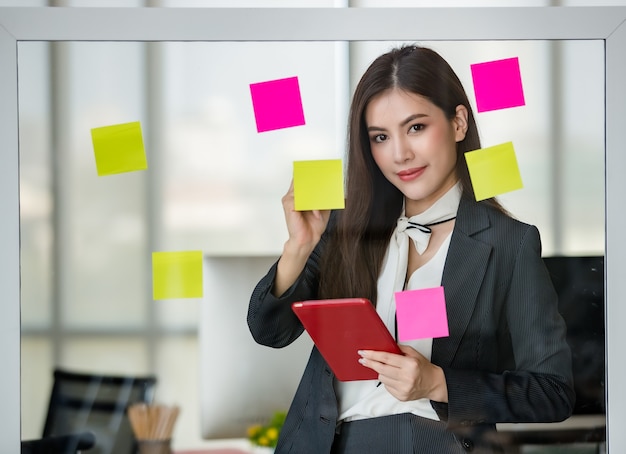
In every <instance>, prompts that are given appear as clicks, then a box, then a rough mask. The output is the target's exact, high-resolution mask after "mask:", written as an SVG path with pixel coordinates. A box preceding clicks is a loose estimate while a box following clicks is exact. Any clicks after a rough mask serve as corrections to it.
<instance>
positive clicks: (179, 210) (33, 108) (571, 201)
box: [19, 41, 604, 437]
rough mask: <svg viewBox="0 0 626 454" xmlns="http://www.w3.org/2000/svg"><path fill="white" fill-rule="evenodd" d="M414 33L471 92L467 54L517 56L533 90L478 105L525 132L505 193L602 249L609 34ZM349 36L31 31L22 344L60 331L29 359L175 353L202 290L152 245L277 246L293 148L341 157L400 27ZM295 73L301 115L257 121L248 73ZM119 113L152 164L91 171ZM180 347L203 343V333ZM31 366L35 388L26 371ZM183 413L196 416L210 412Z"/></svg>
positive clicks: (122, 363)
mask: <svg viewBox="0 0 626 454" xmlns="http://www.w3.org/2000/svg"><path fill="white" fill-rule="evenodd" d="M420 44H422V45H427V46H430V47H433V48H434V49H435V50H437V51H438V52H439V53H441V54H442V55H443V56H444V57H445V58H446V59H447V60H448V61H449V62H450V63H451V65H452V66H453V67H454V69H455V70H456V71H457V73H458V74H459V76H460V77H461V79H462V82H463V85H464V86H465V88H466V90H467V92H468V94H469V95H470V99H471V98H472V95H473V87H472V80H471V73H470V65H471V64H473V63H477V62H481V61H489V60H495V59H500V58H508V57H518V58H519V62H520V69H521V73H522V78H523V83H524V95H525V101H526V104H525V106H523V107H516V108H511V109H505V110H500V111H493V112H484V113H481V114H478V115H477V121H478V124H479V128H480V132H481V139H482V143H483V145H484V146H491V145H497V144H500V143H504V142H508V141H513V143H514V145H515V150H516V154H517V158H518V163H519V166H520V171H521V175H522V180H523V184H524V189H522V190H520V191H515V192H512V193H509V194H506V195H504V196H502V197H501V200H502V202H503V203H504V204H505V206H506V207H507V208H508V209H509V210H510V211H511V212H512V213H513V214H514V215H515V216H516V217H518V218H520V219H521V220H524V221H527V222H529V223H533V224H536V225H537V226H538V227H539V229H540V231H541V234H542V239H543V245H544V255H545V256H552V255H566V256H577V255H595V256H601V255H603V254H604V211H603V207H604V193H603V187H604V168H603V162H604V160H603V155H604V103H603V94H604V74H603V71H602V68H603V45H602V42H600V41H598V42H594V41H571V42H558V43H557V42H545V41H521V42H433V43H424V42H422V43H420ZM344 45H345V43H322V42H319V43H314V42H312V43H233V42H225V43H152V44H141V43H89V42H83V43H58V44H56V45H55V46H56V47H53V46H50V45H48V44H45V43H36V42H22V43H20V45H19V58H20V81H19V83H20V93H19V94H20V134H21V136H20V141H21V144H20V192H21V241H22V250H21V254H22V327H23V342H25V344H24V345H29V344H28V342H31V341H34V339H41V338H42V337H37V338H36V337H35V336H43V338H44V339H48V340H52V339H55V341H54V342H56V343H55V344H54V347H53V348H51V349H41V348H25V349H23V351H22V368H23V370H25V371H27V370H31V369H33V368H34V367H35V365H36V364H40V363H41V361H44V362H45V364H49V365H52V364H59V363H60V364H61V365H70V364H71V365H81V364H82V365H89V366H90V367H94V368H97V367H101V368H108V367H114V368H118V369H124V368H130V369H133V371H135V370H136V369H137V368H139V369H140V370H141V371H147V370H160V371H165V370H168V371H172V370H175V369H176V368H179V366H180V365H175V364H173V362H175V360H176V358H177V355H174V354H172V351H173V350H172V346H171V344H166V343H156V344H155V343H153V342H152V340H153V339H154V336H155V335H158V334H159V333H161V332H163V331H164V332H169V333H170V334H172V335H175V334H176V333H183V334H189V333H194V332H195V330H196V323H197V319H198V314H199V311H198V304H197V303H198V301H162V302H161V301H159V302H155V301H152V300H151V294H152V293H151V282H150V276H151V270H150V269H149V267H150V254H151V252H152V251H153V250H190V249H193V250H196V249H200V250H202V251H203V252H204V253H205V254H206V255H217V256H220V255H235V256H248V255H273V254H276V253H279V252H280V250H281V248H282V244H283V241H284V240H285V238H286V232H285V230H284V223H283V222H282V207H281V204H280V197H281V196H282V195H283V193H284V192H285V191H286V189H287V187H288V185H289V181H290V178H291V170H292V162H293V161H295V160H304V159H333V158H342V157H343V149H342V148H343V144H344V143H345V131H346V127H345V122H346V108H347V107H346V103H347V100H348V93H346V92H347V91H349V89H345V88H344V87H347V86H349V84H350V83H354V78H355V77H358V76H359V75H360V74H362V72H363V71H364V69H365V67H366V66H367V65H368V64H369V63H370V62H371V60H372V59H373V58H374V57H375V56H376V55H379V54H380V53H381V52H383V51H384V50H386V49H388V48H390V47H392V46H393V45H394V43H390V42H359V43H350V46H349V48H350V52H349V55H348V54H346V53H344V50H343V49H344ZM51 49H52V50H51ZM344 57H345V58H344ZM50 61H52V62H53V64H52V65H51V66H49V62H50ZM348 67H349V68H350V73H348V72H347V69H346V68H348ZM49 68H53V69H49ZM49 75H50V80H51V82H48V80H49V78H48V76H49ZM291 76H298V78H299V82H300V88H301V95H302V101H303V106H304V115H305V121H306V124H305V125H303V126H298V127H294V128H288V129H283V130H276V131H268V132H265V133H257V132H256V129H255V125H254V118H253V112H252V104H251V99H250V91H249V86H250V84H252V83H256V82H260V81H266V80H273V79H278V78H282V77H291ZM474 107H475V106H474ZM126 121H140V122H141V124H142V127H143V128H144V141H145V144H146V153H147V159H148V169H147V170H145V171H140V172H131V173H127V174H120V175H115V176H110V177H98V176H97V174H96V169H95V164H94V156H93V148H92V144H91V138H90V134H89V131H90V129H91V128H94V127H98V126H104V125H110V124H118V123H123V122H126ZM224 304H227V303H224ZM217 316H219V315H217ZM244 322H245V320H244V319H243V318H242V319H241V323H244ZM72 333H74V334H76V333H79V334H81V335H84V336H86V337H85V339H91V340H90V341H80V342H77V341H74V340H71V339H70V337H71V335H72ZM115 333H121V334H120V335H121V336H122V337H120V338H119V339H117V338H115V337H113V336H111V335H115ZM103 334H104V335H106V336H100V335H103ZM113 339H115V340H113ZM112 344H115V345H116V347H115V348H113V345H112ZM166 345H169V346H167V348H166V347H164V346H166ZM176 345H177V346H178V347H177V348H180V349H181V357H185V358H193V357H195V351H196V350H195V349H197V344H196V343H195V342H187V341H185V342H180V343H178V344H176ZM126 347H128V348H126ZM94 352H97V354H95V353H94ZM111 352H115V354H114V355H113V356H111V355H110V353H111ZM191 352H193V354H192V353H191ZM101 355H103V356H101ZM39 372H40V373H38V375H39V376H40V377H41V380H42V382H41V386H42V387H46V386H47V383H49V377H47V376H46V373H45V371H39ZM22 380H23V389H24V390H25V392H26V391H27V390H29V389H34V387H35V385H34V384H33V382H32V381H33V380H34V378H33V377H32V376H29V377H26V376H24V375H23V378H22ZM181 380H182V379H181V378H180V377H177V376H175V374H171V375H170V378H169V379H168V381H166V382H165V383H164V385H163V388H162V392H163V393H164V394H165V395H167V396H172V399H174V398H176V396H178V394H177V393H178V392H182V391H180V390H181V387H180V386H179V384H180V382H181ZM183 388H185V389H186V391H185V392H187V394H185V395H184V396H181V399H183V400H185V401H187V402H194V398H193V393H194V392H195V390H194V389H190V388H192V387H189V386H186V387H183ZM45 396H47V395H44V394H42V395H39V394H38V395H37V396H34V395H30V394H29V396H28V397H27V398H26V399H23V409H22V415H23V423H24V428H23V432H24V434H28V435H37V432H38V430H39V428H38V426H36V423H32V425H31V423H30V422H29V421H37V420H38V416H37V415H39V414H40V412H41V409H42V408H44V406H45V402H44V400H45V399H44V398H45ZM184 413H185V416H184V417H185V418H190V419H188V420H186V422H187V423H188V424H190V425H192V426H194V427H197V426H199V424H200V422H199V421H197V418H198V415H199V411H196V412H194V411H189V412H184ZM191 415H194V416H191ZM194 418H196V419H195V420H194ZM188 436H189V437H192V436H193V435H192V434H189V435H188Z"/></svg>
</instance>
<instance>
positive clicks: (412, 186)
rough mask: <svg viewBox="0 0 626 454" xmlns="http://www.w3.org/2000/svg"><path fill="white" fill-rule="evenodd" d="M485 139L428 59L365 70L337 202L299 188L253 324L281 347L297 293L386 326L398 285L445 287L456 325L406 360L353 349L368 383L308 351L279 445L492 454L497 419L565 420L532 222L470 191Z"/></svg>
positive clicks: (398, 59) (569, 388)
mask: <svg viewBox="0 0 626 454" xmlns="http://www.w3.org/2000/svg"><path fill="white" fill-rule="evenodd" d="M478 148H480V141H479V138H478V131H477V127H476V124H475V121H474V117H473V114H472V110H471V107H470V104H469V102H468V99H467V95H466V94H465V92H464V90H463V87H462V85H461V83H460V81H459V79H458V77H457V76H456V75H455V74H454V72H453V71H452V69H451V68H450V66H449V65H448V64H447V63H446V62H445V60H443V59H442V58H441V57H440V56H439V55H438V54H437V53H435V52H434V51H432V50H429V49H426V48H421V47H402V48H399V49H395V50H392V51H391V52H389V53H386V54H384V55H382V56H380V57H378V58H377V59H376V60H375V61H374V62H373V63H372V64H371V65H370V67H369V68H368V69H367V71H366V72H365V74H364V75H363V77H362V79H361V80H360V82H359V84H358V86H357V88H356V90H355V93H354V97H353V100H352V106H351V111H350V123H349V150H348V167H347V178H346V208H345V210H341V211H334V212H332V213H330V212H324V211H310V212H297V211H295V210H294V204H293V185H292V187H291V188H290V189H289V191H288V193H287V194H286V195H285V196H284V197H283V207H284V212H285V217H286V222H287V227H288V232H289V238H288V240H287V241H286V243H285V245H284V249H283V253H282V255H281V257H280V259H279V260H278V262H277V263H276V264H275V265H274V266H273V267H272V268H271V269H270V271H269V273H268V274H267V275H266V276H265V277H264V278H263V279H262V280H261V281H260V282H259V283H258V285H257V287H256V288H255V290H254V292H253V294H252V298H251V301H250V306H249V311H248V325H249V327H250V331H251V333H252V335H253V337H254V339H255V340H256V341H257V342H258V343H260V344H263V345H268V346H272V347H283V346H286V345H289V344H290V343H291V342H293V341H294V340H295V339H296V338H297V337H298V336H299V335H300V334H302V331H303V328H302V325H301V324H300V323H299V321H298V319H297V318H296V316H295V315H294V314H293V312H292V310H291V303H293V302H295V301H301V300H307V299H317V298H344V297H365V298H369V299H370V300H371V301H372V303H373V304H374V305H375V306H376V310H377V312H378V313H379V315H380V316H381V318H382V319H383V321H384V322H385V323H386V324H387V327H388V328H389V329H390V331H391V332H392V333H393V332H394V325H395V320H394V318H395V302H394V299H393V295H394V292H396V291H401V290H410V289H419V288H429V287H437V286H439V285H442V286H443V287H444V292H445V299H446V310H447V313H448V321H449V331H450V335H449V336H448V337H445V338H437V339H421V340H418V341H413V342H405V343H403V344H404V345H401V346H400V348H401V350H402V352H403V353H404V354H403V355H395V354H389V353H384V352H376V351H361V352H359V354H360V355H361V359H360V362H361V363H362V364H363V365H364V366H366V367H369V368H371V369H373V370H375V371H376V372H377V373H378V380H375V381H355V382H340V381H338V380H336V379H335V378H334V377H333V374H332V371H331V370H330V369H329V367H328V365H327V364H326V363H325V362H324V360H323V358H322V357H321V355H320V354H319V352H318V351H317V349H315V348H314V349H313V351H312V353H311V357H310V359H309V362H308V364H307V367H306V369H305V372H304V375H303V377H302V380H301V382H300V385H299V387H298V390H297V392H296V395H295V397H294V400H293V402H292V405H291V408H290V410H289V414H288V416H287V421H286V423H285V425H284V428H283V430H282V433H281V436H280V440H279V444H278V447H277V449H276V452H277V453H287V452H289V453H298V454H303V453H312V454H313V453H314V454H319V453H329V452H332V453H354V454H357V453H358V454H362V453H394V454H395V453H405V452H406V453H414V452H419V453H461V452H466V451H474V452H500V451H499V450H500V447H499V444H498V440H497V434H496V431H495V424H496V423H499V422H551V421H561V420H564V419H566V418H567V417H569V416H570V414H571V411H572V407H573V402H574V392H573V384H572V371H571V354H570V351H569V348H568V346H567V344H566V341H565V325H564V322H563V320H562V318H561V317H560V316H559V314H558V311H557V296H556V293H555V291H554V289H553V287H552V284H551V281H550V278H549V275H548V273H547V271H546V269H545V267H544V265H543V262H542V259H541V243H540V238H539V232H538V231H537V229H536V228H535V227H534V226H531V225H528V224H524V223H522V222H519V221H517V220H514V219H513V218H511V217H510V216H509V215H508V214H507V213H506V211H505V210H504V209H503V208H502V207H501V206H500V204H499V203H498V202H497V201H496V200H495V199H489V200H485V201H482V202H476V201H475V197H474V194H473V190H472V185H471V182H470V178H469V173H468V169H467V165H466V161H465V158H464V153H465V152H467V151H471V150H474V149H478ZM414 227H417V228H414ZM419 232H422V234H420V233H419ZM424 232H425V234H424ZM420 235H421V236H420ZM380 384H382V386H380Z"/></svg>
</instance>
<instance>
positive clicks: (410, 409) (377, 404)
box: [335, 234, 452, 421]
mask: <svg viewBox="0 0 626 454" xmlns="http://www.w3.org/2000/svg"><path fill="white" fill-rule="evenodd" d="M451 236H452V234H449V235H448V237H447V238H446V239H445V241H444V242H443V244H442V245H441V246H440V247H439V250H438V251H437V253H436V254H435V256H434V257H433V258H432V259H430V260H429V261H428V262H427V263H425V264H424V265H422V266H421V267H419V268H418V269H416V270H415V271H414V272H413V274H412V275H411V277H410V278H409V280H408V282H407V285H406V290H416V289H423V288H431V287H438V286H440V285H441V278H442V275H443V267H444V264H445V260H446V256H447V255H448V248H449V246H450V238H451ZM392 241H394V239H393V238H392ZM387 259H388V256H385V261H386V260H387ZM384 266H385V264H384V263H383V267H384ZM376 311H377V312H378V314H379V315H380V317H381V318H382V319H383V321H384V322H385V324H386V325H387V328H388V329H389V331H390V332H391V333H392V335H393V334H394V332H395V312H396V310H395V299H393V298H391V301H390V302H389V303H386V302H385V301H384V299H383V300H380V301H379V303H378V305H377V308H376ZM432 344H433V340H432V338H431V339H418V340H414V341H408V342H403V343H402V345H409V346H411V347H413V348H414V349H415V350H417V351H418V352H420V353H421V354H422V355H424V356H425V357H426V358H428V359H429V360H430V358H431V354H432ZM335 390H336V393H337V398H338V401H339V421H354V420H358V419H365V418H373V417H378V416H386V415H392V414H399V413H413V414H415V415H418V416H422V417H424V418H429V419H434V420H439V417H438V416H437V413H436V412H435V410H433V408H432V406H431V404H430V400H429V399H418V400H412V401H407V402H402V401H399V400H398V399H396V398H395V397H393V396H392V395H391V394H389V392H387V389H386V388H385V386H384V385H379V382H378V380H363V381H349V382H341V381H339V380H335Z"/></svg>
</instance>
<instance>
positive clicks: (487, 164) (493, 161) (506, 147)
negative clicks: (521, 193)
mask: <svg viewBox="0 0 626 454" xmlns="http://www.w3.org/2000/svg"><path fill="white" fill-rule="evenodd" d="M465 159H466V161H467V167H468V169H469V174H470V179H471V180H472V187H473V188H474V195H475V196H476V200H477V201H480V200H485V199H488V198H490V197H495V196H497V195H499V194H504V193H505V192H511V191H515V190H517V189H521V188H522V187H523V184H522V176H521V175H520V172H519V167H518V166H517V159H516V157H515V150H514V149H513V142H506V143H503V144H500V145H495V146H493V147H488V148H481V149H480V150H474V151H468V152H467V153H465Z"/></svg>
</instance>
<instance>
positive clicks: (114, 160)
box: [91, 121, 148, 176]
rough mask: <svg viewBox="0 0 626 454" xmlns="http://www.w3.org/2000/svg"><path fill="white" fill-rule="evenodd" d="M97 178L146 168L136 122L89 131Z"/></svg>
mask: <svg viewBox="0 0 626 454" xmlns="http://www.w3.org/2000/svg"><path fill="white" fill-rule="evenodd" d="M91 140H92V142H93V150H94V153H95V156H96V168H97V170H98V175H99V176H105V175H114V174H116V173H124V172H133V171H136V170H145V169H147V168H148V162H147V160H146V151H145V149H144V147H143V138H142V136H141V125H140V124H139V122H138V121H135V122H132V123H123V124H119V125H112V126H103V127H101V128H94V129H92V130H91Z"/></svg>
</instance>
